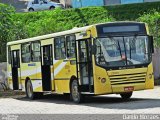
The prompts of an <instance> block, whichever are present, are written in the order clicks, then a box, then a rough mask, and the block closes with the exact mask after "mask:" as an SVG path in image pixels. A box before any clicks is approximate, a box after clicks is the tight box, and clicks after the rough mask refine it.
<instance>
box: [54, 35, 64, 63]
mask: <svg viewBox="0 0 160 120" xmlns="http://www.w3.org/2000/svg"><path fill="white" fill-rule="evenodd" d="M57 38H64V48H65V58H59V59H57V58H56V57H57V56H56V55H57V54H56V42H55V41H56V39H57ZM66 58H67V56H66V36H58V37H55V38H54V59H55V60H64V59H66Z"/></svg>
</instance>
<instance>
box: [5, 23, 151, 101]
mask: <svg viewBox="0 0 160 120" xmlns="http://www.w3.org/2000/svg"><path fill="white" fill-rule="evenodd" d="M153 49H154V48H153V37H152V36H150V35H149V31H148V27H147V24H145V23H142V22H109V23H103V24H95V25H90V26H86V27H81V28H73V29H71V30H67V31H63V32H58V33H53V34H48V35H43V36H38V37H33V38H29V39H23V40H18V41H13V42H8V44H7V53H8V54H7V62H8V65H7V68H8V83H9V86H10V88H11V89H13V90H21V91H25V92H26V95H27V97H28V98H30V99H35V98H38V97H40V96H41V95H43V94H44V93H55V94H65V93H69V94H70V96H71V98H72V100H73V101H74V102H76V103H80V102H82V101H83V100H84V96H85V95H88V94H92V95H105V94H120V96H121V97H122V98H123V99H129V98H130V97H131V96H132V93H133V91H138V90H145V89H153V88H154V76H153V66H152V53H153Z"/></svg>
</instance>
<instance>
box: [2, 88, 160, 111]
mask: <svg viewBox="0 0 160 120" xmlns="http://www.w3.org/2000/svg"><path fill="white" fill-rule="evenodd" d="M7 113H9V114H19V113H20V114H33V113H34V114H39V113H41V114H114V113H116V114H119V113H120V114H126V113H128V114H130V113H135V114H136V113H140V114H147V113H153V114H160V86H159V87H155V89H153V90H145V91H137V92H134V94H133V97H132V99H131V100H129V101H127V102H124V101H122V100H121V98H120V97H119V95H107V96H106V95H105V96H96V97H88V98H87V100H86V101H85V103H83V104H79V105H77V104H74V103H72V102H71V101H70V100H69V96H61V95H47V96H45V97H44V98H43V99H39V100H34V101H30V100H28V99H27V98H25V97H24V96H19V97H17V98H0V114H7Z"/></svg>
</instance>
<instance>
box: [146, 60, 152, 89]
mask: <svg viewBox="0 0 160 120" xmlns="http://www.w3.org/2000/svg"><path fill="white" fill-rule="evenodd" d="M153 88H154V73H153V64H152V63H150V64H149V65H148V70H147V75H146V82H145V89H153Z"/></svg>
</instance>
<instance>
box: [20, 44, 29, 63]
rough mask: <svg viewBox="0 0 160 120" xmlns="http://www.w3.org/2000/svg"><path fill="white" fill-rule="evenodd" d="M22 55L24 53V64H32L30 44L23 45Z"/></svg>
mask: <svg viewBox="0 0 160 120" xmlns="http://www.w3.org/2000/svg"><path fill="white" fill-rule="evenodd" d="M21 53H22V62H23V63H28V62H30V60H31V53H30V43H27V44H22V48H21Z"/></svg>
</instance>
